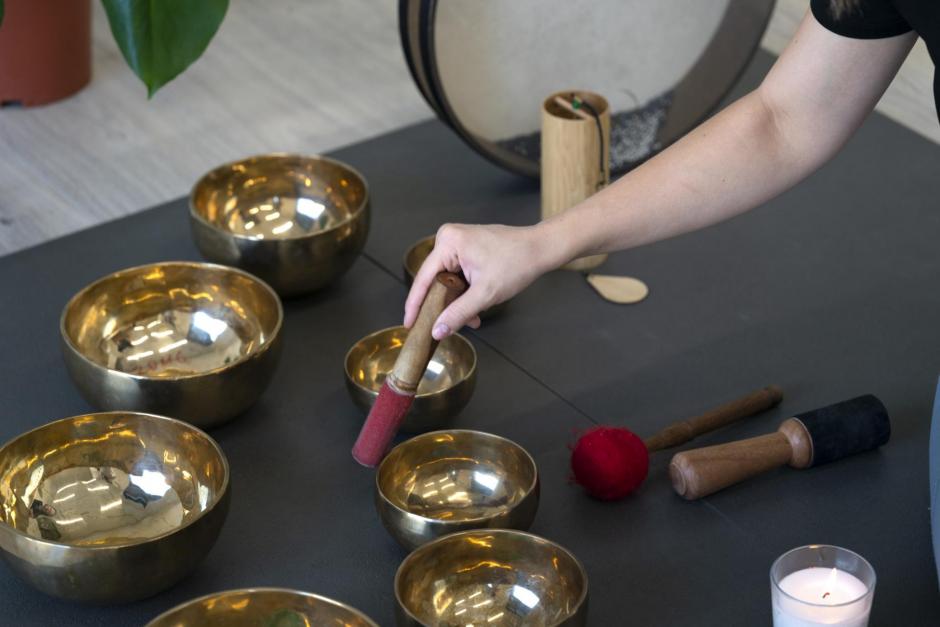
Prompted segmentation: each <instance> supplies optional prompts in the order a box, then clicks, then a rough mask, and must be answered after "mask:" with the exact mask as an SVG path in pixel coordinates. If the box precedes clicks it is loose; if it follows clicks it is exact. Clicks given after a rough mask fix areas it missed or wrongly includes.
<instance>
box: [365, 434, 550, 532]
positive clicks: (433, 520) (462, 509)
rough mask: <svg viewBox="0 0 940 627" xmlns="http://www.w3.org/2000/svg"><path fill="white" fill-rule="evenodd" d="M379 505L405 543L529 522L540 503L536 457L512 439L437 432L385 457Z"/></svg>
mask: <svg viewBox="0 0 940 627" xmlns="http://www.w3.org/2000/svg"><path fill="white" fill-rule="evenodd" d="M375 506H376V508H377V509H378V511H379V517H380V518H381V519H382V524H384V525H385V528H386V529H387V530H388V532H389V533H390V534H391V535H392V537H394V538H395V539H396V540H397V541H398V542H399V544H401V545H402V546H403V547H405V548H406V549H414V548H415V547H417V546H420V545H422V544H425V543H427V542H430V541H432V540H434V539H436V538H439V537H441V536H443V535H446V534H449V533H454V532H457V531H466V530H469V529H481V528H508V529H528V528H529V526H530V525H531V524H532V521H533V520H534V519H535V512H536V510H537V509H538V506H539V474H538V470H537V468H536V466H535V460H534V459H532V456H531V455H529V454H528V453H527V452H526V450H525V449H524V448H522V447H521V446H519V445H518V444H516V443H515V442H512V441H510V440H507V439H506V438H501V437H499V436H496V435H492V434H489V433H483V432H481V431H464V430H451V431H435V432H432V433H426V434H424V435H419V436H416V437H414V438H412V439H410V440H407V441H405V442H403V443H401V444H399V445H398V446H396V447H395V448H394V449H392V451H391V452H390V453H389V454H388V455H387V456H386V457H385V459H384V460H382V463H381V465H379V469H378V471H377V472H376V474H375Z"/></svg>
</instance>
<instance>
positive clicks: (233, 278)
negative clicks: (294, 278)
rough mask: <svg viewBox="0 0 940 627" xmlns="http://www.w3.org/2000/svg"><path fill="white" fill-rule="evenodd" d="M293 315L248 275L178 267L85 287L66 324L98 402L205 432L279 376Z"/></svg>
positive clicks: (66, 336)
mask: <svg viewBox="0 0 940 627" xmlns="http://www.w3.org/2000/svg"><path fill="white" fill-rule="evenodd" d="M283 317H284V312H283V310H282V308H281V302H280V299H279V298H278V297H277V294H275V293H274V291H273V290H272V289H271V288H270V287H268V286H267V285H266V284H265V283H263V282H262V281H260V280H259V279H257V278H256V277H253V276H251V275H250V274H248V273H246V272H242V271H241V270H237V269H235V268H228V267H225V266H216V265H213V264H207V263H194V262H186V261H174V262H166V263H157V264H151V265H146V266H139V267H136V268H129V269H127V270H121V271H120V272H115V273H114V274H111V275H109V276H106V277H104V278H102V279H99V280H98V281H95V282H94V283H92V284H91V285H89V286H87V287H86V288H84V289H83V290H82V291H80V292H79V293H78V294H76V295H75V296H74V297H72V299H71V300H70V301H69V302H68V304H67V305H66V306H65V310H64V311H63V312H62V318H61V321H60V325H59V326H60V329H59V330H60V333H61V338H62V352H63V355H64V356H65V364H66V366H67V368H68V371H69V374H70V375H71V377H72V379H73V380H74V381H75V384H76V385H77V386H78V389H79V390H80V391H81V393H82V395H83V396H84V397H85V398H86V399H87V400H88V402H89V403H91V404H92V405H94V406H95V407H97V408H98V409H103V410H122V409H129V410H135V411H143V412H149V413H154V414H161V415H167V416H173V417H175V418H181V419H183V420H186V421H188V422H191V423H192V424H194V425H197V426H199V427H202V428H208V427H212V426H215V425H218V424H221V423H222V422H225V421H226V420H229V419H231V418H233V417H234V416H236V415H238V414H240V413H242V412H243V411H245V410H246V409H248V407H249V406H250V405H251V404H252V403H254V402H255V401H256V400H257V398H258V397H259V396H260V395H261V393H262V392H263V391H264V389H265V387H267V385H268V383H269V382H270V380H271V376H272V375H273V374H274V369H275V366H276V365H277V360H278V357H279V354H280V330H281V321H282V319H283Z"/></svg>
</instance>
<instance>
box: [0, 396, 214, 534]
mask: <svg viewBox="0 0 940 627" xmlns="http://www.w3.org/2000/svg"><path fill="white" fill-rule="evenodd" d="M104 416H137V417H139V418H146V419H148V420H150V419H156V421H157V422H166V423H168V424H171V425H174V426H176V427H180V426H182V427H183V428H185V429H189V430H191V431H195V432H196V435H198V436H200V437H202V438H204V439H205V440H206V441H207V442H208V443H209V444H210V445H211V447H212V449H213V450H214V451H215V453H216V454H217V455H218V456H219V460H220V461H221V462H222V470H223V473H222V486H221V487H220V488H219V491H218V492H217V493H216V496H215V498H214V499H213V500H212V503H211V504H210V505H209V507H207V508H206V509H204V510H202V511H200V512H199V513H198V514H197V515H196V516H194V517H193V518H192V519H190V520H189V521H188V522H186V523H185V524H182V525H180V526H179V527H174V528H173V529H170V530H169V531H165V532H163V533H161V534H159V535H156V536H152V537H149V538H143V539H139V540H138V541H137V542H131V541H126V542H116V543H113V544H105V545H94V544H93V545H77V544H69V543H68V542H56V541H55V540H46V539H45V538H37V537H35V536H31V535H29V534H28V533H24V532H22V531H20V530H19V529H17V528H16V527H12V526H10V525H9V524H8V523H7V522H6V521H5V520H0V528H3V529H6V530H7V531H9V532H11V533H13V534H15V535H16V536H18V537H21V538H23V539H25V540H26V541H28V542H30V543H35V544H39V545H46V546H56V547H62V548H65V549H68V550H70V551H89V552H91V551H94V552H104V551H116V550H121V549H126V548H128V547H134V546H141V545H144V544H149V543H151V542H158V541H160V540H163V539H165V538H168V537H170V536H172V535H174V534H176V533H179V532H181V531H183V530H184V529H187V528H188V527H191V526H192V525H195V524H196V523H198V522H199V521H201V520H203V519H204V518H205V517H206V516H208V515H209V514H210V513H211V512H212V511H213V510H214V509H215V508H216V507H217V506H218V505H219V503H222V502H224V501H225V497H226V495H227V494H228V492H229V485H230V483H231V474H232V471H231V469H230V468H229V463H228V458H227V457H226V456H225V451H223V450H222V447H221V446H219V443H218V442H216V441H215V438H213V437H212V436H211V435H209V434H208V433H206V432H205V431H203V430H202V429H200V428H199V427H197V426H195V425H193V424H190V423H188V422H186V421H184V420H179V419H177V418H170V417H169V416H161V415H160V414H150V413H147V412H142V411H123V410H116V411H99V412H91V413H87V414H77V415H75V416H69V417H67V418H59V419H58V420H53V421H52V422H47V423H45V424H42V425H39V426H38V427H34V428H32V429H30V430H29V431H24V432H23V433H21V434H19V435H17V436H14V437H13V438H11V439H9V440H7V441H6V442H4V443H3V444H2V445H0V456H2V455H3V454H4V451H5V450H6V449H7V447H8V446H10V445H11V444H13V443H15V442H17V441H18V440H20V439H22V438H25V437H27V436H29V435H32V434H33V433H36V432H39V431H42V430H44V429H46V428H48V427H52V426H53V425H57V424H60V423H63V422H69V421H74V420H76V419H79V418H101V417H104Z"/></svg>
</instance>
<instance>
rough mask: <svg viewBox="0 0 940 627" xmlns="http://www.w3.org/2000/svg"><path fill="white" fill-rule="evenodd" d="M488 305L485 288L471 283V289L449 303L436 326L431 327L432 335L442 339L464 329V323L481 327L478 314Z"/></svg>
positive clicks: (436, 338)
mask: <svg viewBox="0 0 940 627" xmlns="http://www.w3.org/2000/svg"><path fill="white" fill-rule="evenodd" d="M487 305H488V303H487V302H486V294H485V293H484V291H483V289H481V288H480V287H478V286H476V285H475V284H473V283H471V284H470V289H468V290H467V291H466V292H464V293H463V295H462V296H460V297H459V298H457V299H456V300H455V301H454V302H452V303H451V304H450V305H448V306H447V308H446V309H444V311H443V312H442V313H441V315H440V316H438V318H437V320H436V321H435V322H434V328H433V329H431V337H433V338H434V339H435V340H442V339H444V338H445V337H447V336H448V335H452V334H454V333H456V332H457V331H459V330H460V329H462V328H463V327H464V325H470V326H472V327H473V328H477V327H479V326H480V317H479V315H478V314H479V313H480V312H481V311H483V310H484V309H485V308H486V306H487ZM473 323H475V325H474V324H473Z"/></svg>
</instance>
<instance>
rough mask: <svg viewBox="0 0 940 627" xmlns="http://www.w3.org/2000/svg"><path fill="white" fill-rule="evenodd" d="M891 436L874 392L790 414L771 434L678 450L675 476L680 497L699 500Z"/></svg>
mask: <svg viewBox="0 0 940 627" xmlns="http://www.w3.org/2000/svg"><path fill="white" fill-rule="evenodd" d="M890 437H891V422H890V420H889V419H888V412H887V410H886V409H885V406H884V405H883V404H882V402H881V401H880V400H878V399H877V398H876V397H874V396H872V395H871V394H868V395H865V396H859V397H858V398H853V399H851V400H848V401H843V402H841V403H836V404H835V405H829V406H827V407H823V408H821V409H815V410H813V411H808V412H806V413H803V414H798V415H796V416H794V417H793V418H788V419H787V420H784V421H783V423H782V424H781V425H780V428H779V429H777V431H776V432H774V433H770V434H768V435H762V436H759V437H756V438H751V439H749V440H740V441H738V442H730V443H728V444H719V445H717V446H708V447H705V448H700V449H694V450H691V451H683V452H681V453H678V454H676V455H675V456H674V457H673V458H672V462H671V463H670V464H669V475H670V477H671V478H672V486H673V488H674V489H675V491H676V492H677V493H678V494H679V495H680V496H683V497H685V498H687V499H690V500H691V499H698V498H702V497H703V496H708V495H709V494H712V493H714V492H717V491H718V490H721V489H724V488H727V487H728V486H731V485H734V484H735V483H738V482H740V481H744V480H745V479H749V478H751V477H753V476H755V475H758V474H760V473H762V472H766V471H768V470H771V469H773V468H777V467H779V466H783V465H786V464H789V465H790V466H792V467H793V468H800V469H802V468H811V467H813V466H820V465H822V464H828V463H829V462H834V461H836V460H839V459H842V458H843V457H848V456H849V455H854V454H856V453H863V452H865V451H870V450H872V449H875V448H878V447H879V446H881V445H882V444H884V443H886V442H887V441H888V439H889V438H890Z"/></svg>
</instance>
